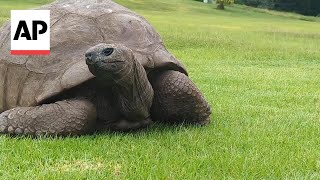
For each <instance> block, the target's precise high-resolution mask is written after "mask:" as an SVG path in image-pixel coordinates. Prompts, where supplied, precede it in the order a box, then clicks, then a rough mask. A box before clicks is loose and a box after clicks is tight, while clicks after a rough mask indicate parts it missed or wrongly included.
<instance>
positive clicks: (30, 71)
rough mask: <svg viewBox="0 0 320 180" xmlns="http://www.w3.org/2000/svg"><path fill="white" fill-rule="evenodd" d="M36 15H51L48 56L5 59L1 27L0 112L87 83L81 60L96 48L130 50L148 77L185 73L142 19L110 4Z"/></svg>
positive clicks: (55, 7) (69, 4)
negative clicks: (161, 70)
mask: <svg viewBox="0 0 320 180" xmlns="http://www.w3.org/2000/svg"><path fill="white" fill-rule="evenodd" d="M39 9H49V10H51V54H50V55H49V56H12V55H10V23H7V24H6V25H4V26H3V27H2V30H1V33H0V54H1V56H0V77H1V78H0V110H1V109H9V108H13V107H16V106H30V105H36V104H38V103H39V102H41V101H44V100H46V99H47V98H49V97H52V96H54V95H56V94H59V93H61V92H63V91H64V90H65V89H69V88H72V87H74V86H76V85H79V84H81V83H83V82H85V81H87V80H89V79H92V78H93V77H94V76H93V75H92V74H91V73H90V72H89V70H88V67H87V65H86V64H85V59H84V54H85V52H86V50H87V49H89V48H90V47H92V46H95V45H97V44H99V43H122V44H124V45H125V46H127V47H129V48H130V49H132V50H133V52H134V54H135V56H136V58H137V60H139V61H140V63H141V64H142V65H143V66H144V67H145V69H146V71H147V72H149V71H152V70H154V69H155V68H167V69H174V70H178V71H181V72H183V73H185V74H186V73H187V72H186V70H185V68H184V67H183V65H182V64H180V62H178V61H177V60H176V58H174V57H173V56H172V55H171V54H170V53H168V51H167V50H166V49H165V47H164V45H163V43H162V40H161V38H160V36H159V34H158V33H157V32H156V31H155V30H154V29H153V27H152V26H151V25H150V24H149V23H148V22H147V21H146V20H145V19H144V18H143V17H141V16H139V15H137V14H135V13H134V12H132V11H130V10H129V9H127V8H125V7H122V6H120V5H118V4H116V3H114V2H112V1H110V0H86V1H80V0H64V1H58V2H55V3H52V4H49V5H46V6H42V7H41V8H39ZM1 106H2V107H1Z"/></svg>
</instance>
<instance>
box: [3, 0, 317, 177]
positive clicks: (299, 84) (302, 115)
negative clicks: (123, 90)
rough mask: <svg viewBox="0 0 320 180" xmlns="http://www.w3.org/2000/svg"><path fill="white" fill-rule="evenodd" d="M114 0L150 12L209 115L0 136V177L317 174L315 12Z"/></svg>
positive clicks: (7, 6)
mask: <svg viewBox="0 0 320 180" xmlns="http://www.w3.org/2000/svg"><path fill="white" fill-rule="evenodd" d="M9 2H10V3H9ZM14 2H16V3H14ZM22 2H23V3H22ZM32 2H39V1H35V0H34V1H30V2H29V1H23V0H20V1H17V0H10V1H3V0H0V12H2V10H3V9H4V10H5V11H6V12H7V10H8V9H11V8H13V9H15V8H14V7H15V6H16V5H17V4H19V8H24V7H26V8H29V7H32V6H37V5H38V3H32ZM43 2H46V1H43ZM117 2H119V3H120V4H123V5H124V6H126V7H128V8H130V9H132V10H134V11H136V12H138V13H139V14H141V15H143V16H144V17H146V18H147V19H148V21H149V22H150V23H151V24H152V25H153V26H154V27H155V28H156V29H157V31H158V32H159V33H160V34H161V36H162V37H163V39H164V41H165V44H166V46H167V47H168V49H169V50H170V51H171V52H172V53H173V54H174V55H175V56H176V57H178V58H179V59H181V61H182V62H183V63H184V64H185V65H186V67H187V69H188V70H189V73H190V77H191V78H192V80H193V81H194V82H195V83H196V84H197V86H198V87H199V88H200V89H201V90H202V92H203V93H204V95H205V97H206V98H207V100H208V101H209V102H210V104H211V106H212V109H213V114H212V123H211V124H210V125H209V126H207V127H203V128H195V127H176V128H173V127H163V126H161V125H155V126H154V127H152V128H151V129H149V130H146V131H142V132H138V133H134V134H125V133H123V134H122V133H115V134H99V135H92V136H84V137H79V138H64V139H62V138H58V139H52V138H40V139H30V138H10V137H7V136H0V176H2V178H1V179H25V178H29V179H34V178H37V179H71V178H72V179H83V178H89V179H105V178H108V179H113V178H118V179H128V178H130V179H132V178H133V179H146V178H148V179H224V178H227V179H229V178H231V179H261V178H265V179H279V178H287V179H319V178H320V147H319V144H320V138H319V137H320V46H319V44H320V31H319V30H320V23H319V18H313V17H305V16H300V15H296V14H291V13H280V12H274V11H266V10H257V9H253V8H246V7H244V6H233V7H227V10H226V11H219V10H216V9H215V8H214V6H213V5H205V4H202V3H198V2H195V1H192V0H152V1H151V0H148V1H147V0H145V1H143V0H117ZM20 4H21V6H20ZM3 5H5V6H3ZM7 15H8V14H2V16H3V17H1V18H2V19H6V18H7ZM1 18H0V19H1Z"/></svg>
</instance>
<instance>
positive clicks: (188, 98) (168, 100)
mask: <svg viewBox="0 0 320 180" xmlns="http://www.w3.org/2000/svg"><path fill="white" fill-rule="evenodd" d="M152 85H153V89H154V100H153V105H152V108H151V115H152V119H153V120H155V121H161V122H169V123H182V122H183V123H191V124H200V125H205V124H208V123H209V122H210V114H211V110H210V107H209V105H208V103H207V102H206V100H205V99H204V97H203V95H202V94H201V92H200V91H199V89H198V88H197V87H196V86H195V84H194V83H193V82H192V81H191V80H190V79H189V78H188V77H187V76H186V75H185V74H183V73H180V72H178V71H165V72H162V73H159V74H157V75H156V76H155V77H153V79H152Z"/></svg>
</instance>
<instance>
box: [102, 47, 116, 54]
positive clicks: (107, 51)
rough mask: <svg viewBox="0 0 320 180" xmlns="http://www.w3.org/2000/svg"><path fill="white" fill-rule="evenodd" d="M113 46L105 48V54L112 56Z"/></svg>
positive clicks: (103, 52) (103, 51)
mask: <svg viewBox="0 0 320 180" xmlns="http://www.w3.org/2000/svg"><path fill="white" fill-rule="evenodd" d="M113 50H114V49H113V48H105V49H104V50H102V54H104V55H105V56H110V55H111V54H112V53H113Z"/></svg>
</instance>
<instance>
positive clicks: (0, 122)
mask: <svg viewBox="0 0 320 180" xmlns="http://www.w3.org/2000/svg"><path fill="white" fill-rule="evenodd" d="M96 117H97V114H96V109H95V107H94V105H93V104H92V103H91V102H90V101H89V100H86V99H71V100H65V101H58V102H55V103H52V104H43V105H40V106H36V107H17V108H14V109H10V110H8V111H5V112H3V113H1V114H0V133H7V134H13V135H35V136H39V135H81V134H86V133H89V132H91V131H93V129H94V125H95V123H96Z"/></svg>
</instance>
